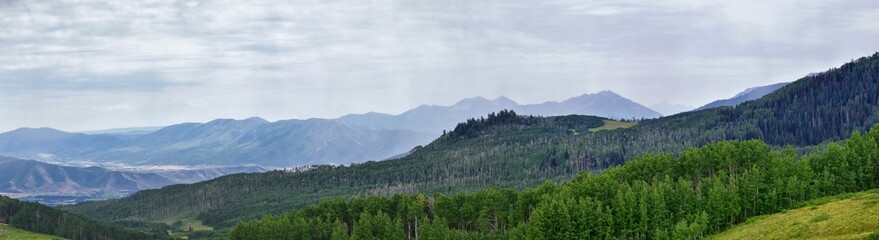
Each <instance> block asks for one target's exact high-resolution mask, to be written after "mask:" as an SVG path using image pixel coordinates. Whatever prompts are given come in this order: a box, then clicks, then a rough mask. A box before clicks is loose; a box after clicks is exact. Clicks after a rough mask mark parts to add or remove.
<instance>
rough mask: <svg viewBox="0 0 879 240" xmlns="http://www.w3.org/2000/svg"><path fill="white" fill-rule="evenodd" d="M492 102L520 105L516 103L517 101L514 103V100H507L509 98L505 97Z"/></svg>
mask: <svg viewBox="0 0 879 240" xmlns="http://www.w3.org/2000/svg"><path fill="white" fill-rule="evenodd" d="M491 101H492V102H494V103H495V104H503V105H519V103H516V101H513V100H512V99H509V98H507V97H505V96H500V97H497V98H495V99H494V100H491Z"/></svg>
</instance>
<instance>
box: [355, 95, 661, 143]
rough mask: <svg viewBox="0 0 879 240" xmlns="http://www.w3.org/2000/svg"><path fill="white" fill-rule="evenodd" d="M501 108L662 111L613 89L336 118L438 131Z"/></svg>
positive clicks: (611, 114)
mask: <svg viewBox="0 0 879 240" xmlns="http://www.w3.org/2000/svg"><path fill="white" fill-rule="evenodd" d="M503 109H511V110H515V111H516V112H518V113H520V114H526V115H527V114H531V115H541V116H559V115H569V114H580V115H594V116H601V117H608V118H625V119H631V118H638V119H640V118H656V117H659V116H661V115H662V114H660V113H658V112H656V111H654V110H652V109H650V108H647V107H645V106H643V105H641V104H638V103H635V102H633V101H631V100H629V99H626V98H624V97H622V96H620V95H618V94H616V93H614V92H611V91H603V92H599V93H595V94H584V95H581V96H578V97H573V98H570V99H568V100H565V101H562V102H546V103H541V104H531V105H520V104H518V103H516V102H515V101H513V100H510V99H509V98H506V97H503V96H502V97H499V98H497V99H494V100H488V99H485V98H482V97H475V98H468V99H464V100H461V101H459V102H457V103H455V104H454V105H452V106H436V105H429V106H428V105H422V106H419V107H417V108H415V109H412V110H409V111H406V112H404V113H401V114H399V115H390V114H384V113H375V112H370V113H366V114H350V115H346V116H343V117H341V118H339V120H342V121H345V122H348V123H351V124H354V125H360V126H369V127H374V128H384V129H401V130H412V131H418V132H429V133H440V132H442V131H443V130H451V129H452V128H453V127H454V126H455V124H457V123H459V122H462V121H464V120H466V119H468V118H475V117H480V116H485V115H487V114H488V113H491V112H497V111H500V110H503Z"/></svg>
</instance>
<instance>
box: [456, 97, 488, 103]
mask: <svg viewBox="0 0 879 240" xmlns="http://www.w3.org/2000/svg"><path fill="white" fill-rule="evenodd" d="M485 102H489V101H488V99H485V98H484V97H479V96H477V97H472V98H465V99H461V100H460V101H458V102H457V103H455V105H467V104H474V103H485Z"/></svg>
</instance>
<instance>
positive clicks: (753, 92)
mask: <svg viewBox="0 0 879 240" xmlns="http://www.w3.org/2000/svg"><path fill="white" fill-rule="evenodd" d="M809 76H815V75H811V74H810V75H809ZM809 76H807V77H809ZM787 84H788V83H786V82H783V83H776V84H772V85H766V86H760V87H752V88H748V89H745V91H742V92H740V93H738V94H736V95H735V96H733V97H731V98H728V99H723V100H717V101H714V102H711V103H708V104H706V105H705V106H701V107H699V108H696V110H694V111H699V110H705V109H711V108H718V107H733V106H736V105H739V104H741V103H743V102H747V101H751V100H754V99H759V98H761V97H763V96H766V94H770V93H772V92H774V91H775V90H778V89H779V88H782V87H784V86H785V85H787Z"/></svg>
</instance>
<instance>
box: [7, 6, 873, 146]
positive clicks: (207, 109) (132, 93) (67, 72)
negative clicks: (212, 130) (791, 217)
mask: <svg viewBox="0 0 879 240" xmlns="http://www.w3.org/2000/svg"><path fill="white" fill-rule="evenodd" d="M242 2H247V3H246V4H243V3H242ZM877 40H879V3H876V2H875V1H859V0H854V1H844V3H843V2H840V1H831V0H828V1H805V0H788V1H772V0H736V1H728V0H726V1H704V0H668V1H664V0H651V1H630V0H608V1H605V0H599V1H586V0H584V1H568V0H541V1H533V0H478V1H474V0H442V1H439V0H432V1H424V0H352V1H336V0H292V1H275V0H267V1H238V0H229V1H222V0H217V1H196V0H193V1H188V0H184V1H172V0H167V1H166V0H148V1H79V0H77V1H52V0H39V1H16V0H0V131H8V130H12V129H15V128H18V127H43V126H46V127H54V128H59V129H63V130H68V131H81V130H93V129H104V128H115V127H131V126H155V125H166V124H173V123H179V122H187V121H208V120H211V119H214V118H246V117H250V116H260V117H263V118H266V119H269V120H279V119H290V118H311V117H325V118H326V117H337V116H340V115H343V114H346V113H363V112H369V111H377V112H386V113H395V114H396V113H400V112H402V111H405V110H407V109H410V108H413V107H416V106H418V105H421V104H440V105H449V104H453V103H454V102H456V101H458V100H460V99H462V98H467V97H473V96H484V97H487V98H494V97H497V96H501V95H503V96H507V97H509V98H512V99H514V100H516V101H518V102H520V103H537V102H543V101H547V100H563V99H565V98H568V97H572V96H577V95H581V94H584V93H593V92H598V91H601V90H612V91H615V92H617V93H619V94H621V95H623V96H626V97H628V98H630V99H632V100H635V101H636V102H639V103H642V104H644V105H648V106H649V105H653V104H657V103H661V102H667V103H676V104H686V105H692V106H698V105H702V104H705V103H707V102H710V101H712V100H715V99H719V98H726V97H729V96H732V95H734V94H735V93H737V92H739V91H741V90H743V89H745V88H748V87H752V86H758V85H766V84H771V83H776V82H783V81H792V80H796V79H797V78H799V77H802V76H804V75H806V74H808V73H810V72H818V71H822V70H826V69H828V68H830V67H834V66H838V65H840V64H842V63H844V62H846V61H849V60H851V59H853V58H858V57H861V56H865V55H869V54H871V53H873V52H876V51H879V45H877Z"/></svg>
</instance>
